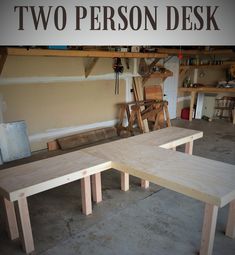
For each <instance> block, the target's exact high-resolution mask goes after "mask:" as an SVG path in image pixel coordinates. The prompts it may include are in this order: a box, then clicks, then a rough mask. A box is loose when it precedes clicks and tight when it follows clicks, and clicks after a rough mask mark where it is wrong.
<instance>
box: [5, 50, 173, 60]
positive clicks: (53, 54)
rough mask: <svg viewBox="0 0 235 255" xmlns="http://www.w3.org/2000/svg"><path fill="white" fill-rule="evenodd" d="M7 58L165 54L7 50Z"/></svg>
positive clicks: (126, 56)
mask: <svg viewBox="0 0 235 255" xmlns="http://www.w3.org/2000/svg"><path fill="white" fill-rule="evenodd" d="M7 54H8V55H9V56H44V57H50V56H51V57H84V58H166V57H168V55H167V54H165V53H164V54H161V53H160V54H159V53H139V52H120V51H85V50H46V49H23V48H7Z"/></svg>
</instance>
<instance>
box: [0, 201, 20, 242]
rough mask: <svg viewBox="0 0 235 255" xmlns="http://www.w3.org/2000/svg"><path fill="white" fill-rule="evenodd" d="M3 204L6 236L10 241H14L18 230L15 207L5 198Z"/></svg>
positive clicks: (17, 235)
mask: <svg viewBox="0 0 235 255" xmlns="http://www.w3.org/2000/svg"><path fill="white" fill-rule="evenodd" d="M3 204H4V209H5V215H6V225H7V226H6V227H7V232H8V236H9V238H10V239H11V240H15V239H17V238H19V230H18V225H17V220H16V214H15V207H14V203H13V202H11V201H9V200H8V199H6V198H3Z"/></svg>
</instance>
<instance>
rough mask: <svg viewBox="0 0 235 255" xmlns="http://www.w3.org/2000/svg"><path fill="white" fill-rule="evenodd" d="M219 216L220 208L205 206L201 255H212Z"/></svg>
mask: <svg viewBox="0 0 235 255" xmlns="http://www.w3.org/2000/svg"><path fill="white" fill-rule="evenodd" d="M217 215H218V206H215V205H210V204H206V205H205V212H204V220H203V228H202V240H201V249H200V255H212V251H213V244H214V238H215V228H216V222H217Z"/></svg>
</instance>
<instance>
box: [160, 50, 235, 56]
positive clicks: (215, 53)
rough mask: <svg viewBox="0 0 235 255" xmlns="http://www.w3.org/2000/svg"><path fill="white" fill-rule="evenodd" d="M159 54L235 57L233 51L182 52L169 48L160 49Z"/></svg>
mask: <svg viewBox="0 0 235 255" xmlns="http://www.w3.org/2000/svg"><path fill="white" fill-rule="evenodd" d="M157 51H158V53H166V54H168V55H179V53H182V55H186V56H229V57H231V56H233V57H234V56H235V52H234V51H233V50H231V49H225V50H209V51H206V50H180V49H168V48H158V49H157Z"/></svg>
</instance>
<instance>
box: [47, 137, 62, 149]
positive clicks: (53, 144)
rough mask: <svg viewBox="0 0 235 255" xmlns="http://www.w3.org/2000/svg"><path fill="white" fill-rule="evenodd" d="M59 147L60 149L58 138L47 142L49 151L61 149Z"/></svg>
mask: <svg viewBox="0 0 235 255" xmlns="http://www.w3.org/2000/svg"><path fill="white" fill-rule="evenodd" d="M59 149H60V146H59V144H58V142H57V141H56V140H55V141H50V142H47V150H48V151H56V150H59Z"/></svg>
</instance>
